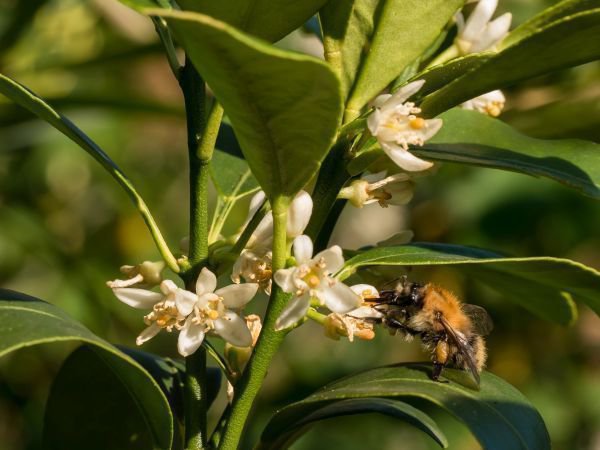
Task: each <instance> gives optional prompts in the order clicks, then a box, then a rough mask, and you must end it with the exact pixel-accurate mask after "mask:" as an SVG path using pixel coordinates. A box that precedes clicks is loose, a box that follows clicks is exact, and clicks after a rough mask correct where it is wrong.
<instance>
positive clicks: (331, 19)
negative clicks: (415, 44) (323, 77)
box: [319, 0, 383, 99]
mask: <svg viewBox="0 0 600 450" xmlns="http://www.w3.org/2000/svg"><path fill="white" fill-rule="evenodd" d="M382 4H383V2H381V1H379V0H338V1H330V2H328V3H327V4H326V5H325V6H324V7H323V9H322V10H321V11H319V19H320V21H321V28H322V29H323V45H324V47H325V59H326V60H327V62H328V63H329V64H330V65H331V67H332V68H333V70H334V71H335V72H336V73H337V75H338V76H339V78H340V80H341V83H342V92H343V96H344V99H345V98H347V97H348V94H349V93H350V89H351V88H352V85H353V84H354V80H355V77H356V75H357V74H358V68H359V66H360V63H361V61H362V59H363V58H364V56H365V51H366V49H367V48H368V46H369V39H370V38H371V35H372V34H373V29H374V27H375V15H376V12H377V11H378V5H382Z"/></svg>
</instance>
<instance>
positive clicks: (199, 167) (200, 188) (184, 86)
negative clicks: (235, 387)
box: [179, 58, 223, 450]
mask: <svg viewBox="0 0 600 450" xmlns="http://www.w3.org/2000/svg"><path fill="white" fill-rule="evenodd" d="M179 84H180V86H181V90H182V91H183V97H184V101H185V111H186V119H187V135H188V136H187V137H188V139H187V141H188V156H189V162H190V251H189V255H188V261H189V269H188V270H187V271H186V272H185V273H184V274H182V278H183V279H184V281H185V284H186V289H188V290H191V291H194V290H195V281H196V277H197V276H198V273H199V272H200V270H201V268H202V267H204V266H205V265H206V262H207V260H208V180H209V177H210V175H209V168H210V160H211V157H212V153H213V149H214V145H215V140H216V134H217V132H218V129H219V125H220V123H221V117H222V115H223V110H222V109H221V108H220V106H219V105H218V104H217V103H215V104H214V105H213V108H212V110H211V113H210V115H209V117H208V120H207V119H206V111H205V101H206V93H205V85H204V80H202V78H201V77H200V75H199V74H198V72H197V71H196V69H195V67H194V66H193V64H192V62H191V61H190V60H189V59H187V58H186V62H185V66H184V67H183V68H182V69H181V72H180V76H179ZM215 128H216V130H215ZM185 365H186V374H185V390H184V393H185V399H184V403H185V449H186V450H202V449H204V448H205V446H206V442H207V430H206V422H207V420H206V411H207V409H208V404H207V393H206V349H205V348H204V347H200V348H199V349H198V350H197V351H196V352H195V353H194V354H193V355H191V356H189V357H187V358H186V359H185Z"/></svg>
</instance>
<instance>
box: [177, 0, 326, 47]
mask: <svg viewBox="0 0 600 450" xmlns="http://www.w3.org/2000/svg"><path fill="white" fill-rule="evenodd" d="M326 2H327V0H302V1H289V0H220V1H204V0H179V1H178V2H177V3H178V4H179V5H180V6H181V7H182V8H183V9H184V10H189V11H195V12H198V13H202V14H206V15H207V16H211V17H214V18H215V19H218V20H221V21H223V22H226V23H228V24H230V25H232V26H234V27H236V28H238V29H240V30H243V31H245V32H247V33H249V34H252V35H254V36H258V37H260V38H263V39H266V40H268V41H271V42H275V41H278V40H279V39H281V38H283V37H284V36H286V35H287V34H289V33H291V32H292V31H294V30H295V29H296V28H299V27H300V26H302V25H303V24H304V23H305V22H306V21H307V20H308V19H310V18H311V17H312V16H314V15H315V14H316V13H317V11H319V9H320V8H321V7H322V6H323V5H324V4H325V3H326Z"/></svg>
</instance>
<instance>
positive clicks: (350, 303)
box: [317, 281, 362, 314]
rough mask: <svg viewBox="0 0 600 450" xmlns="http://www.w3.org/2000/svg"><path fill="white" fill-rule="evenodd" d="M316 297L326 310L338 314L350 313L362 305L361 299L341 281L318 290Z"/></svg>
mask: <svg viewBox="0 0 600 450" xmlns="http://www.w3.org/2000/svg"><path fill="white" fill-rule="evenodd" d="M317 295H318V297H319V300H321V301H322V302H323V303H325V306H327V308H329V309H330V310H331V311H333V312H336V313H339V314H345V313H347V312H349V311H352V310H353V309H356V308H358V307H359V306H360V304H361V303H362V300H361V298H360V297H359V296H358V295H356V293H355V292H354V291H353V290H352V289H350V288H349V287H348V286H346V285H345V284H344V283H342V282H341V281H337V282H335V283H334V284H333V285H330V286H326V287H324V288H322V289H320V290H318V291H317Z"/></svg>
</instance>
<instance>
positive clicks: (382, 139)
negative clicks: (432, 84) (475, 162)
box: [367, 80, 442, 172]
mask: <svg viewBox="0 0 600 450" xmlns="http://www.w3.org/2000/svg"><path fill="white" fill-rule="evenodd" d="M424 83H425V80H417V81H413V82H412V83H409V84H407V85H406V86H404V87H402V88H400V89H399V90H398V91H396V92H395V93H394V94H393V95H391V94H383V95H380V96H379V97H377V98H376V99H375V101H374V102H373V105H374V106H375V110H374V111H373V113H372V114H371V115H370V116H369V118H368V120H367V125H368V127H369V131H371V134H372V135H373V136H375V137H376V138H377V141H378V142H379V145H380V146H381V148H382V149H383V151H384V152H385V153H386V154H387V155H388V156H389V158H390V159H391V160H392V161H394V163H396V164H397V165H398V166H400V167H401V168H402V169H404V170H407V171H409V172H417V171H420V170H425V169H429V168H430V167H431V166H433V163H431V162H428V161H424V160H422V159H419V158H417V157H416V156H414V155H413V154H412V153H410V152H409V151H408V146H409V145H423V144H424V143H425V141H426V140H427V139H429V138H431V137H432V136H433V135H434V134H436V133H437V132H438V131H439V129H440V128H441V127H442V119H423V118H422V117H417V116H416V114H418V113H420V112H421V109H420V108H417V107H416V106H415V104H414V103H412V102H407V101H406V100H407V99H408V98H410V97H411V96H412V95H414V94H415V93H417V92H418V91H419V89H421V87H422V86H423V84H424Z"/></svg>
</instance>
